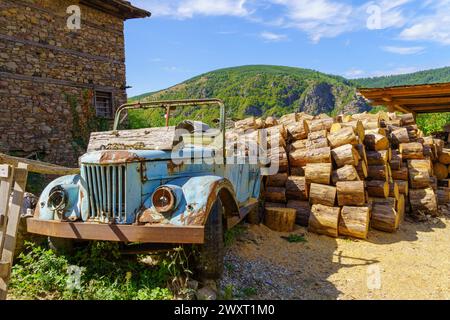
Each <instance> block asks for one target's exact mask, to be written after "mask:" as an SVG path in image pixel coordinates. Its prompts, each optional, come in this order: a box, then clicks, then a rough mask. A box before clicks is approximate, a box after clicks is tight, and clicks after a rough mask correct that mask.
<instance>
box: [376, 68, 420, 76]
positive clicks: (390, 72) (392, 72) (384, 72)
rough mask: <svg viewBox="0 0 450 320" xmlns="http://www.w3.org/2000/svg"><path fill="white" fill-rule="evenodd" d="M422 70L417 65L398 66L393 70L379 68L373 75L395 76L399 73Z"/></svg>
mask: <svg viewBox="0 0 450 320" xmlns="http://www.w3.org/2000/svg"><path fill="white" fill-rule="evenodd" d="M417 71H420V69H419V68H417V67H397V68H394V69H391V70H378V71H374V72H372V76H373V77H381V76H395V75H399V74H407V73H414V72H417Z"/></svg>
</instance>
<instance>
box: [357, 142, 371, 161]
mask: <svg viewBox="0 0 450 320" xmlns="http://www.w3.org/2000/svg"><path fill="white" fill-rule="evenodd" d="M354 147H355V149H356V151H358V154H359V159H361V160H363V161H364V162H365V163H368V162H367V153H366V146H365V145H363V144H362V143H358V144H355V145H354Z"/></svg>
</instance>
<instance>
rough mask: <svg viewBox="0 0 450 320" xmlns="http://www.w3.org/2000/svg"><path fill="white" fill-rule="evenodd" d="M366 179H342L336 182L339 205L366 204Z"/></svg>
mask: <svg viewBox="0 0 450 320" xmlns="http://www.w3.org/2000/svg"><path fill="white" fill-rule="evenodd" d="M364 186H365V183H364V181H341V182H338V183H336V190H337V198H338V205H339V206H363V205H365V204H366V202H367V199H366V190H365V188H364Z"/></svg>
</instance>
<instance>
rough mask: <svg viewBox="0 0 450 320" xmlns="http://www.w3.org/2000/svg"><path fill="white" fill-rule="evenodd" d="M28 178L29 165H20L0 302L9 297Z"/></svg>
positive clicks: (8, 226)
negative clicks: (9, 286) (21, 210)
mask: <svg viewBox="0 0 450 320" xmlns="http://www.w3.org/2000/svg"><path fill="white" fill-rule="evenodd" d="M27 178H28V165H27V164H23V163H19V165H18V167H17V168H16V169H15V170H14V187H13V196H12V201H11V205H10V206H9V210H8V213H7V219H6V220H7V222H6V230H5V233H4V244H3V247H2V248H1V249H2V252H1V260H0V261H1V262H0V265H3V267H0V271H2V274H0V276H1V277H0V300H6V297H7V295H8V285H9V280H10V275H11V267H12V263H13V258H14V252H15V249H16V236H17V230H18V228H19V222H20V209H21V208H22V205H23V197H24V194H25V188H26V184H27ZM8 196H9V195H8ZM8 200H9V198H8Z"/></svg>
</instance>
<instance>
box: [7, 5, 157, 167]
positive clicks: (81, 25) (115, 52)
mask: <svg viewBox="0 0 450 320" xmlns="http://www.w3.org/2000/svg"><path fill="white" fill-rule="evenodd" d="M149 16H150V13H149V12H147V11H145V10H142V9H139V8H136V7H134V6H132V5H131V4H130V3H129V2H127V1H123V0H103V1H101V0H58V1H55V0H0V112H1V113H0V152H6V153H10V154H13V155H18V156H30V155H36V156H37V157H38V158H39V159H40V160H45V161H48V162H52V163H55V164H63V165H76V164H77V160H78V157H79V156H80V155H81V154H82V153H83V152H84V150H85V147H86V142H87V139H88V137H89V133H90V132H91V131H94V130H102V129H107V128H108V127H109V126H110V123H111V119H112V118H113V116H114V111H115V108H117V107H118V106H120V105H121V104H123V103H125V102H126V100H127V96H126V88H127V85H126V79H125V45H124V21H125V20H127V19H132V18H145V17H149Z"/></svg>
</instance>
